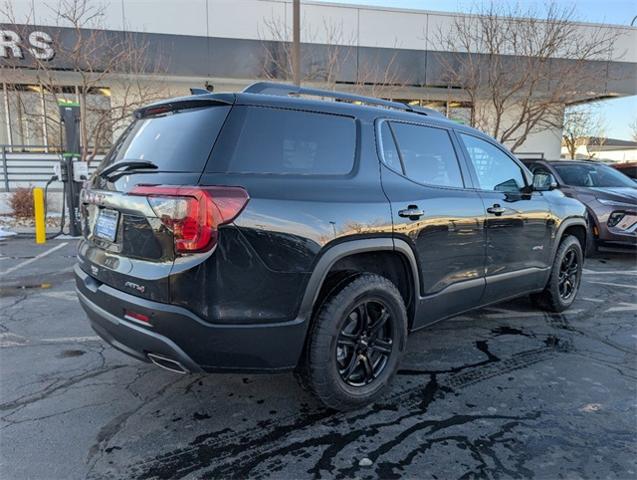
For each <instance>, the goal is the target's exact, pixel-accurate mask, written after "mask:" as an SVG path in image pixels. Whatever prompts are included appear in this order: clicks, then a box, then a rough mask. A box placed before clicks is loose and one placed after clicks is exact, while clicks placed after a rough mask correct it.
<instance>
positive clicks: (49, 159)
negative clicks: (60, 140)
mask: <svg viewBox="0 0 637 480" xmlns="http://www.w3.org/2000/svg"><path fill="white" fill-rule="evenodd" d="M45 148H47V147H45V146H43V145H0V191H2V192H11V191H13V190H15V189H16V188H20V187H43V186H44V185H45V184H46V182H47V181H48V180H49V179H50V178H51V176H52V175H53V166H54V165H55V164H56V163H57V162H59V161H60V160H62V154H61V153H46V151H45ZM48 148H49V151H51V150H54V151H58V152H61V151H62V148H60V147H51V146H49V147H48ZM102 158H103V155H98V156H97V157H96V158H95V159H94V160H92V161H91V162H90V163H89V173H92V172H93V171H94V170H95V168H96V167H97V165H98V164H99V162H100V161H101V160H102ZM61 189H62V184H61V183H58V182H55V183H53V184H52V185H51V188H50V190H61Z"/></svg>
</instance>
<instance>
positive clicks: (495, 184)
mask: <svg viewBox="0 0 637 480" xmlns="http://www.w3.org/2000/svg"><path fill="white" fill-rule="evenodd" d="M460 137H461V138H462V141H463V142H464V144H465V147H467V151H468V152H469V158H470V159H471V163H473V168H474V169H475V171H476V174H477V176H478V182H479V183H480V188H481V189H482V190H495V191H498V192H513V191H515V192H518V191H520V189H521V188H523V187H524V186H525V182H524V174H523V173H522V169H521V168H520V167H519V166H518V164H517V163H515V162H514V161H513V160H512V159H511V158H509V156H508V155H506V154H505V153H504V152H503V151H502V150H500V149H499V148H497V147H496V146H494V145H492V144H491V143H489V142H486V141H484V140H481V139H479V138H477V137H474V136H473V135H466V134H464V133H461V134H460Z"/></svg>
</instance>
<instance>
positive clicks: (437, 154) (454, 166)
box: [391, 122, 464, 188]
mask: <svg viewBox="0 0 637 480" xmlns="http://www.w3.org/2000/svg"><path fill="white" fill-rule="evenodd" d="M391 128H392V130H393V131H394V135H395V136H396V143H397V144H398V151H399V152H400V156H401V158H402V163H403V166H404V174H405V175H406V176H407V177H409V178H410V179H412V180H414V181H416V182H419V183H425V184H428V185H437V186H441V187H460V188H462V187H464V184H463V182H462V174H461V173H460V165H459V164H458V158H457V157H456V152H455V150H454V148H453V144H452V143H451V138H450V137H449V133H448V132H447V131H446V130H444V129H442V128H434V127H425V126H422V125H411V124H407V123H397V122H391Z"/></svg>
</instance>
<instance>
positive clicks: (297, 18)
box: [292, 0, 301, 85]
mask: <svg viewBox="0 0 637 480" xmlns="http://www.w3.org/2000/svg"><path fill="white" fill-rule="evenodd" d="M292 70H293V76H294V84H295V85H301V0H294V3H293V5H292Z"/></svg>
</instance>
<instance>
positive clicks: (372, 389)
mask: <svg viewBox="0 0 637 480" xmlns="http://www.w3.org/2000/svg"><path fill="white" fill-rule="evenodd" d="M407 323H408V320H407V311H406V308H405V301H404V297H403V296H402V295H401V293H400V292H399V291H398V288H396V285H395V284H394V283H393V282H392V281H391V280H389V279H387V278H385V277H382V276H380V275H376V274H373V273H361V274H356V275H352V276H350V277H348V278H346V279H344V280H343V281H341V282H340V284H338V285H337V286H335V287H334V288H333V289H332V292H331V293H330V295H329V296H328V297H327V298H326V299H325V300H324V301H323V302H322V304H321V306H320V307H319V308H318V310H317V312H316V314H315V316H314V318H313V320H312V325H311V328H310V331H309V332H308V344H307V347H306V351H305V356H304V358H303V359H302V360H301V362H300V365H299V366H298V367H297V377H299V378H300V380H301V385H303V386H305V387H306V388H308V389H309V390H310V391H311V392H312V393H314V394H315V395H316V396H317V397H318V398H319V399H320V400H321V402H323V404H324V405H325V406H327V407H329V408H333V409H336V410H352V409H354V408H358V407H362V406H363V405H367V404H369V403H371V402H374V401H376V400H377V399H379V398H380V397H381V396H382V395H383V394H384V392H385V391H387V389H388V387H389V385H390V384H391V382H392V380H393V378H394V376H395V374H396V371H397V370H398V365H399V362H400V358H401V357H402V354H403V352H404V350H405V345H406V340H407Z"/></svg>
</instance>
